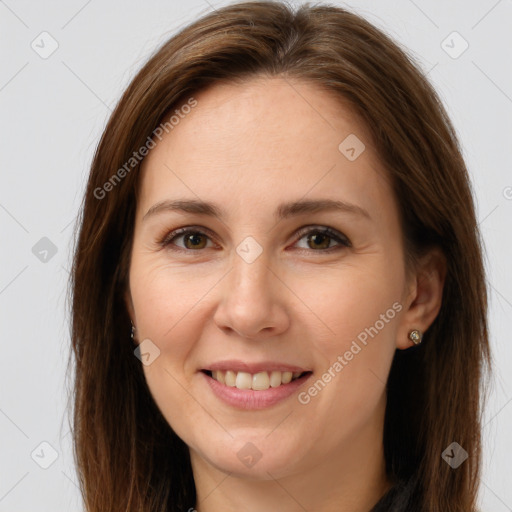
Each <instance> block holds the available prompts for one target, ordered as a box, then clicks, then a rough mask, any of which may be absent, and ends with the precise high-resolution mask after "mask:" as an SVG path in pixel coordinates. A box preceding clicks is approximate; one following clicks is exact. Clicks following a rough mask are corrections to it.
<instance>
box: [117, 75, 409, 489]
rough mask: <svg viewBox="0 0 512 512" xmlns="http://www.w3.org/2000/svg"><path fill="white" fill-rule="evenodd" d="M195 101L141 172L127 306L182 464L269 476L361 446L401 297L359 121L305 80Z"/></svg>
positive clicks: (397, 339) (378, 179)
mask: <svg viewBox="0 0 512 512" xmlns="http://www.w3.org/2000/svg"><path fill="white" fill-rule="evenodd" d="M292 85H293V87H292ZM195 99H196V100H197V105H196V106H195V107H194V108H192V109H190V112H189V113H188V114H186V115H184V114H183V113H182V115H181V117H180V119H179V123H175V124H174V127H173V128H172V130H170V131H169V133H165V132H164V136H163V138H162V140H161V141H159V142H158V143H157V146H156V147H155V148H154V149H152V150H151V151H150V152H149V154H148V156H147V157H146V158H145V160H144V162H143V166H142V175H141V185H140V198H139V203H138V205H137V214H136V224H135V236H134V242H133V248H132V255H131V266H130V275H129V280H130V294H129V296H128V300H127V303H128V307H129V309H130V313H131V316H132V319H133V322H134V324H135V325H136V328H137V331H136V338H137V341H138V342H139V343H141V342H142V345H141V352H142V353H143V354H145V356H143V360H144V361H145V365H144V366H143V369H144V373H145V377H146V379H147V383H148V386H149V389H150V391H151V393H152V395H153V397H154V399H155V401H156V403H157V405H158V407H159V408H160V410H161V412H162V414H163V415H164V417H165V418H166V420H167V421H168V423H169V424H170V425H171V427H172V428H173V429H174V431H175V432H176V433H177V434H178V435H179V436H180V437H181V438H182V439H183V440H184V441H185V443H187V445H188V446H189V447H190V448H191V456H192V461H193V464H195V467H199V465H206V466H209V467H211V466H213V467H216V468H218V469H222V470H223V471H227V472H232V473H234V474H240V475H246V476H247V475H250V476H251V477H254V478H261V479H268V478H269V475H272V476H273V477H282V476H286V475H291V474H293V473H297V472H300V471H303V470H307V469H308V468H311V467H314V466H316V465H318V464H320V463H322V462H323V461H325V460H330V461H333V460H335V461H337V462H336V464H341V463H342V461H347V460H348V459H350V458H352V459H354V460H356V459H357V458H358V457H363V458H364V453H366V452H365V450H366V451H367V450H368V447H371V448H372V449H375V446H376V444H378V443H381V441H382V427H383V414H384V409H385V382H386V379H387V376H388V372H389V369H390V364H391V361H392V358H393V355H394V352H395V349H396V348H397V346H398V347H400V348H404V347H405V346H406V345H407V342H406V340H404V339H403V336H400V333H402V332H403V330H404V324H405V323H406V321H407V314H406V311H407V306H408V305H409V302H407V300H408V299H407V297H408V286H407V282H406V277H405V270H404V259H403V247H402V234H401V228H400V224H399V217H398V211H397V205H396V204H395V199H394V197H393V194H392V190H391V186H390V184H389V182H388V181H387V179H386V177H385V174H384V172H383V169H382V168H381V166H380V165H379V158H378V155H377V154H376V153H375V151H374V150H373V148H372V144H371V141H370V138H369V135H368V132H367V130H366V129H365V127H364V126H363V125H362V124H361V123H360V121H358V120H357V118H356V117H355V116H354V115H353V114H352V113H351V111H350V110H349V109H348V108H347V107H346V106H343V104H341V103H340V101H339V100H338V99H336V98H335V97H334V96H331V95H329V94H328V93H326V92H324V91H322V90H320V89H317V88H316V87H315V86H314V85H311V84H308V83H306V82H300V81H298V82H297V81H294V82H290V81H285V80H283V79H278V78H274V79H258V80H251V81H250V82H247V83H246V84H245V85H231V84H230V85H222V86H219V85H216V86H214V87H212V88H210V89H208V90H205V91H202V92H201V93H200V94H198V95H196V96H195ZM187 111H188V109H187ZM181 112H184V110H182V111H181ZM363 144H364V146H363ZM177 201H181V202H182V203H181V206H182V208H183V209H179V208H178V207H179V206H180V204H175V203H176V202H177ZM323 202H325V204H324V205H323V206H325V205H326V204H330V205H331V207H330V208H322V203H323ZM334 202H336V203H334ZM203 203H208V204H209V205H212V206H213V210H214V211H215V213H217V214H218V216H216V215H212V214H211V210H212V208H207V207H206V206H204V205H203ZM317 203H319V204H318V205H317V206H314V205H315V204H317ZM173 204H174V206H175V207H173ZM335 204H337V206H338V207H333V206H332V205H335ZM301 205H302V206H301ZM181 228H186V229H187V230H189V232H188V233H177V232H176V230H178V229H181ZM326 228H329V229H330V230H331V232H330V233H329V234H324V233H322V230H325V229H326ZM208 372H211V373H208ZM289 372H292V373H291V377H292V378H294V380H292V382H289V383H287V381H288V380H289V379H290V373H289ZM304 372H307V373H304ZM299 374H301V375H302V377H300V376H299V377H298V378H297V379H296V380H295V377H297V376H298V375H299ZM213 377H216V379H214V378H213ZM223 382H224V383H223ZM239 388H241V389H239ZM247 388H251V389H247ZM379 446H380V445H379ZM341 467H348V466H346V465H344V466H343V465H342V466H341ZM338 470H341V469H337V471H338Z"/></svg>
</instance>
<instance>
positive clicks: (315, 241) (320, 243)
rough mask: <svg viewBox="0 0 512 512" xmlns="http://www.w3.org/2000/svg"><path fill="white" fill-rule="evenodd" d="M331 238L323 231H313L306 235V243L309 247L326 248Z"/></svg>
mask: <svg viewBox="0 0 512 512" xmlns="http://www.w3.org/2000/svg"><path fill="white" fill-rule="evenodd" d="M330 241H331V238H330V237H329V236H328V235H324V234H323V233H313V234H309V235H308V244H309V246H310V248H311V249H328V248H329V244H330Z"/></svg>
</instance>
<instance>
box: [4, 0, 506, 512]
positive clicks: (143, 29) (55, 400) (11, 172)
mask: <svg viewBox="0 0 512 512" xmlns="http://www.w3.org/2000/svg"><path fill="white" fill-rule="evenodd" d="M226 3H228V2H213V1H206V0H194V1H187V2H185V1H183V0H181V1H179V2H176V1H172V2H171V1H167V2H164V1H150V2H133V1H130V2H121V1H114V0H109V1H107V2H106V1H103V2H100V1H99V0H89V1H83V0H73V1H68V2H65V1H64V0H60V1H45V2H35V1H33V2H28V1H21V0H6V1H0V37H1V49H0V51H1V57H2V60H1V73H0V109H1V110H0V112H1V113H0V119H1V123H0V126H1V133H0V141H1V145H2V146H1V166H0V169H1V171H0V229H1V242H0V243H1V258H2V259H1V264H0V315H1V317H0V332H1V339H2V357H1V359H0V376H1V377H0V378H1V387H0V390H1V395H0V434H1V435H0V446H1V454H0V461H1V467H0V512H4V511H9V512H16V511H22V510H23V511H29V510H30V511H33V512H36V511H37V512H43V511H56V510H59V511H80V510H82V506H81V498H80V495H79V491H78V488H77V486H76V481H77V480H76V473H75V470H74V465H73V458H72V452H71V444H70V437H71V436H70V435H69V428H68V423H67V417H66V380H65V369H66V368H65V363H66V358H67V354H68V348H69V323H68V322H69V318H68V315H67V313H66V310H65V298H66V282H67V279H68V276H69V273H68V270H69V268H70V249H71V241H72V235H73V223H74V220H75V217H76V213H77V210H78V207H79V204H80V201H81V196H82V193H83V190H84V184H85V180H86V176H87V172H88V168H89V165H90V163H91V159H92V155H93V152H94V149H95V147H96V144H97V143H98V140H99V137H100V134H101V132H102V130H103V128H104V125H105V122H106V120H107V118H108V116H109V114H110V111H111V109H112V107H113V106H114V105H115V103H116V102H117V100H118V99H119V97H120V94H121V92H122V91H123V89H124V88H125V87H126V86H127V85H128V83H129V81H130V80H131V78H132V77H133V76H134V75H135V73H136V71H137V70H138V69H139V68H140V66H141V65H142V64H143V62H145V60H146V59H147V58H148V56H149V54H150V53H151V52H152V51H153V50H154V49H155V48H156V47H157V46H158V45H159V44H160V43H162V42H164V41H165V40H166V39H167V38H168V37H170V36H171V35H172V34H173V33H174V32H175V31H176V30H177V29H178V28H180V27H182V26H184V25H186V24H188V23H189V22H191V21H193V20H195V19H196V18H197V17H198V16H200V15H202V14H205V13H206V12H208V11H210V10H212V9H214V8H218V7H220V6H221V5H225V4H226ZM333 3H339V4H340V5H345V6H349V7H350V8H351V9H353V10H355V11H356V12H359V13H361V14H363V15H364V16H365V17H367V18H368V19H369V20H370V21H372V22H374V23H375V24H376V25H377V26H379V27H381V28H383V29H384V30H385V31H386V32H387V33H389V34H390V35H391V36H392V37H394V38H395V40H397V41H399V42H400V43H402V44H403V45H404V46H405V47H407V48H409V50H410V51H411V52H412V53H413V54H414V55H415V56H416V58H417V59H418V61H419V62H420V63H421V65H422V67H423V68H424V69H425V70H426V71H428V76H429V78H430V79H431V81H432V82H433V83H434V85H435V86H436V88H437V90H438V91H439V92H440V95H441V97H442V98H443V100H444V102H445V104H446V105H447V108H448V111H449V114H450V115H451V117H452V119H453V121H454V123H455V126H456V128H457V131H458V133H459V136H460V140H461V142H462V145H463V148H464V154H465V158H466V161H467V164H468V166H469V169H470V172H471V175H472V180H473V183H474V187H475V192H476V197H477V203H478V218H479V219H480V226H481V229H482V232H483V236H484V239H485V242H486V246H487V267H488V271H489V279H488V280H489V285H490V289H491V294H490V301H491V312H490V326H491V341H492V348H493V355H494V359H495V362H496V366H495V376H494V380H493V387H492V390H491V394H490V397H489V402H488V407H487V409H486V414H485V420H484V423H485V430H484V434H485V450H484V452H485V468H484V474H483V480H482V487H481V506H482V509H483V511H484V512H505V511H512V486H511V485H510V483H511V480H512V478H511V473H512V471H511V470H512V463H511V454H512V439H511V437H510V432H511V431H512V404H511V403H510V402H511V401H512V372H511V367H512V343H511V336H510V319H511V316H512V315H511V313H512V280H511V277H510V276H511V274H510V261H511V260H512V242H511V220H512V173H511V160H512V159H511V154H510V145H511V135H512V130H511V128H512V71H511V70H512V66H511V59H510V52H511V50H512V44H511V43H512V31H511V30H510V27H511V23H512V1H511V0H500V1H496V0H481V1H476V0H473V1H470V2H468V1H462V0H457V1H452V2H450V4H448V2H445V1H443V0H435V1H428V2H427V1H426V0H414V1H412V0H396V1H388V2H382V1H380V2H379V1H370V0H368V1H356V0H354V1H351V2H347V3H341V2H333ZM44 31H46V32H48V33H49V34H50V35H51V37H52V38H53V39H55V40H56V41H57V43H58V48H57V50H56V51H55V52H54V53H53V54H52V55H51V56H49V57H48V58H46V59H43V58H41V57H40V55H39V54H38V53H36V51H35V50H34V49H32V47H31V44H32V42H33V41H34V43H33V44H34V45H36V44H37V45H39V48H38V50H39V51H40V52H42V51H48V49H49V48H51V47H50V43H51V40H50V39H49V38H48V36H40V34H41V32H44ZM453 31H457V32H458V33H459V34H460V35H461V36H462V38H463V39H464V40H465V41H467V43H468V44H469V47H468V49H467V50H466V51H465V52H464V53H462V54H461V55H460V56H459V57H458V58H452V56H453V55H454V54H456V53H458V52H459V51H460V50H461V49H462V48H463V46H461V45H462V44H464V42H463V41H462V40H461V39H457V36H455V39H454V37H453V36H451V38H449V39H448V40H447V41H446V42H445V43H444V48H443V46H442V41H444V40H445V39H446V38H447V36H449V35H450V34H451V33H452V32H453ZM42 37H46V39H45V40H44V42H43V43H42V42H41V38H42ZM43 44H44V50H43V48H42V46H43ZM450 46H451V47H452V48H451V49H450V48H449V47H450ZM445 50H448V51H450V52H451V53H452V56H450V55H449V54H448V53H447V52H446V51H445ZM453 193H454V194H456V193H457V191H455V190H454V191H453ZM43 237H47V238H48V239H49V240H51V242H52V243H53V244H54V245H55V246H56V248H57V253H56V254H55V255H53V256H52V253H51V252H49V253H48V254H47V255H45V254H44V252H43V253H40V254H39V257H36V255H35V254H34V253H33V252H32V248H33V247H34V246H35V245H36V243H38V241H39V240H40V239H41V238H43ZM41 243H43V244H44V243H47V242H41ZM39 250H41V249H39ZM36 252H37V251H36ZM44 257H46V259H47V261H41V260H40V258H43V259H44ZM43 441H46V442H47V443H49V444H50V445H51V447H53V450H55V452H56V454H55V455H57V459H56V460H55V462H54V463H53V464H52V465H50V466H49V467H48V469H43V468H41V467H40V465H39V464H44V463H46V464H48V463H50V462H51V461H52V459H51V457H52V448H49V447H48V446H46V445H43V446H42V447H41V446H40V443H41V442H43ZM34 450H35V452H34ZM33 452H34V455H33V457H34V458H32V457H31V454H32V453H33ZM35 460H37V462H38V463H39V464H38V463H36V462H35ZM507 484H508V485H507Z"/></svg>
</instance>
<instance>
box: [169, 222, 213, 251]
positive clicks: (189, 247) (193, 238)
mask: <svg viewBox="0 0 512 512" xmlns="http://www.w3.org/2000/svg"><path fill="white" fill-rule="evenodd" d="M180 239H182V240H183V242H182V243H181V244H178V243H176V241H177V240H180ZM209 240H210V237H209V236H208V235H206V234H205V233H203V232H202V231H198V230H193V229H187V228H183V229H178V230H176V231H173V232H171V233H169V234H168V235H167V236H166V237H165V238H164V239H163V240H162V241H161V242H160V245H161V246H162V247H168V246H169V248H171V246H173V247H172V249H174V250H177V251H180V250H181V251H197V250H200V249H205V248H207V243H208V241H209Z"/></svg>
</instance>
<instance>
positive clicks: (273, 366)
mask: <svg viewBox="0 0 512 512" xmlns="http://www.w3.org/2000/svg"><path fill="white" fill-rule="evenodd" d="M203 370H209V371H217V370H221V371H227V370H232V371H234V372H247V373H252V374H255V373H259V372H264V371H277V372H301V373H302V372H307V371H311V370H308V369H307V368H302V367H300V366H295V365H292V364H285V363H279V362H276V361H261V362H259V363H247V362H244V361H240V360H237V359H232V360H229V361H217V362H215V363H211V364H210V365H208V366H207V367H205V368H203Z"/></svg>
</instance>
